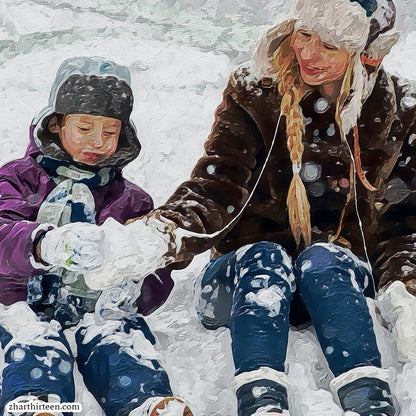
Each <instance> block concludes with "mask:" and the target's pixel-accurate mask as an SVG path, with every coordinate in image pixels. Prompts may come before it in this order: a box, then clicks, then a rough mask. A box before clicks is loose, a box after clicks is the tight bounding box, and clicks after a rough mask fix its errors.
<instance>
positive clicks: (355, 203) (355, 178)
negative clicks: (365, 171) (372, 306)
mask: <svg viewBox="0 0 416 416" xmlns="http://www.w3.org/2000/svg"><path fill="white" fill-rule="evenodd" d="M345 143H346V144H347V148H348V151H349V153H350V158H351V161H352V167H353V174H354V176H353V188H354V207H355V213H356V214H357V218H358V225H359V227H360V233H361V239H362V241H363V246H364V253H365V258H366V260H367V265H368V267H369V270H370V273H371V280H372V282H373V288H374V291H375V290H376V282H375V280H374V276H373V267H372V266H371V263H370V258H369V257H368V251H367V242H366V239H365V234H364V230H363V223H362V221H361V216H360V213H359V211H358V198H357V168H356V165H355V159H354V155H353V153H352V150H351V147H350V144H349V143H348V140H347V139H346V138H345Z"/></svg>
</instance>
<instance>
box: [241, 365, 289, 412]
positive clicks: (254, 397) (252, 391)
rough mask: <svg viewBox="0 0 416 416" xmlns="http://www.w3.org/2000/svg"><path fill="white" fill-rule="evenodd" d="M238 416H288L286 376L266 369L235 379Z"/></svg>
mask: <svg viewBox="0 0 416 416" xmlns="http://www.w3.org/2000/svg"><path fill="white" fill-rule="evenodd" d="M234 384H235V389H236V395H237V402H238V416H254V415H255V416H271V415H283V414H284V415H285V416H288V415H289V413H288V408H289V407H288V400H287V386H288V381H287V376H286V374H284V373H281V372H279V371H276V370H273V369H271V368H268V367H261V368H260V369H259V370H255V371H250V372H247V373H242V374H239V375H237V376H236V377H235V382H234Z"/></svg>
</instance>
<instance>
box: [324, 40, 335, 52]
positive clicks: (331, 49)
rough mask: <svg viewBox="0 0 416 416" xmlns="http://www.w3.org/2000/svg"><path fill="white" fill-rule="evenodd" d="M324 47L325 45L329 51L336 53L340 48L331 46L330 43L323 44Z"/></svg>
mask: <svg viewBox="0 0 416 416" xmlns="http://www.w3.org/2000/svg"><path fill="white" fill-rule="evenodd" d="M322 45H323V47H324V48H325V49H329V50H330V51H336V50H338V48H337V47H336V46H334V45H331V44H330V43H326V42H323V44H322Z"/></svg>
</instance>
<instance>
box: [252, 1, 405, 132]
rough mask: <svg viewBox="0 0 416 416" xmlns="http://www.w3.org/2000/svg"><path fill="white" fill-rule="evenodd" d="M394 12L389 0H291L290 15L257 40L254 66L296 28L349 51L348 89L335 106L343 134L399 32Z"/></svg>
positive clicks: (261, 65) (263, 64)
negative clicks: (350, 78)
mask: <svg viewBox="0 0 416 416" xmlns="http://www.w3.org/2000/svg"><path fill="white" fill-rule="evenodd" d="M395 17H396V9H395V6H394V4H393V1H392V0H297V2H296V4H295V7H294V10H293V11H292V13H291V15H290V16H289V17H287V18H286V19H284V21H283V22H282V23H280V24H278V25H276V26H275V27H273V28H271V29H270V30H269V31H268V32H267V34H266V35H265V36H264V37H263V39H261V41H260V42H259V44H258V47H257V50H256V52H255V53H254V56H253V61H254V64H255V67H256V69H257V71H256V72H259V73H263V74H266V73H267V69H268V67H269V59H270V57H271V56H272V55H273V53H274V51H275V50H276V49H277V47H278V46H279V45H280V43H281V42H282V41H283V40H284V39H285V38H286V37H287V36H289V35H290V34H291V33H292V32H293V31H294V30H296V29H299V28H305V29H308V30H311V31H314V32H316V33H317V34H318V35H319V37H320V38H321V39H322V40H323V41H325V42H328V43H331V44H334V45H335V46H341V45H342V46H343V47H344V48H345V49H346V50H347V51H348V52H351V53H354V69H353V72H354V74H353V81H352V86H351V90H352V92H351V96H350V99H349V102H348V104H347V105H346V106H345V107H344V109H343V110H342V112H341V122H342V130H343V131H344V133H345V134H347V133H348V132H349V131H350V130H351V128H352V127H354V126H355V124H356V123H357V119H358V117H359V115H360V112H361V106H362V103H363V102H364V101H365V100H366V98H367V97H368V96H369V95H370V93H371V91H372V89H373V87H374V83H375V81H376V77H377V70H378V68H379V64H380V63H381V60H382V59H383V57H384V56H385V55H386V54H387V53H389V51H390V49H391V48H392V46H393V45H394V44H395V43H396V42H397V40H398V38H399V33H398V32H397V31H396V30H395V29H394V22H395ZM363 56H364V57H365V59H362V58H363ZM269 76H270V75H269Z"/></svg>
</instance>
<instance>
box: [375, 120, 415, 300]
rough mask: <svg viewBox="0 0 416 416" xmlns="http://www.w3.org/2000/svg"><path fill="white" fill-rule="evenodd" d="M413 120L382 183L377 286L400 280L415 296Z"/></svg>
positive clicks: (381, 286)
mask: <svg viewBox="0 0 416 416" xmlns="http://www.w3.org/2000/svg"><path fill="white" fill-rule="evenodd" d="M415 151H416V123H415V124H413V125H412V126H411V127H410V130H409V132H408V134H407V137H406V139H405V141H404V142H403V146H402V149H401V153H400V155H399V158H398V160H397V163H396V165H395V167H394V169H393V171H392V173H391V174H390V176H389V178H388V180H387V181H386V184H385V191H384V200H383V203H384V204H385V205H384V207H383V208H381V211H382V212H383V211H384V213H383V214H382V216H381V221H380V236H381V239H380V240H381V242H380V243H379V244H378V245H377V247H376V260H375V268H374V270H375V275H376V278H377V280H379V288H385V287H387V286H388V285H389V284H391V283H392V282H394V281H396V280H399V281H402V282H404V283H405V284H406V287H407V289H408V290H409V292H411V293H413V294H414V295H416V154H415Z"/></svg>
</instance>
